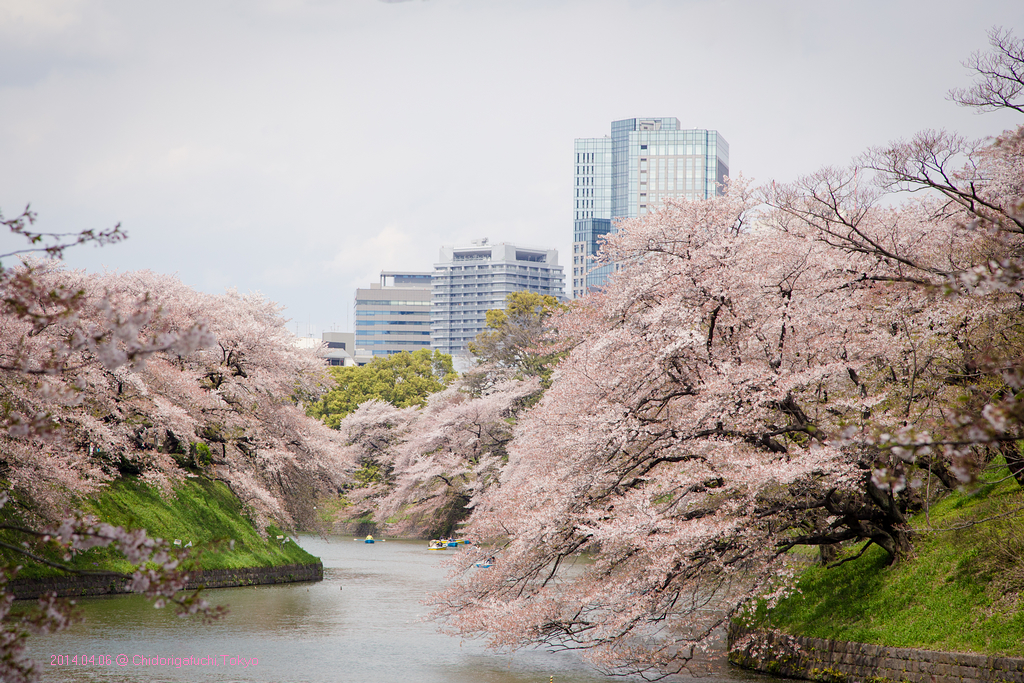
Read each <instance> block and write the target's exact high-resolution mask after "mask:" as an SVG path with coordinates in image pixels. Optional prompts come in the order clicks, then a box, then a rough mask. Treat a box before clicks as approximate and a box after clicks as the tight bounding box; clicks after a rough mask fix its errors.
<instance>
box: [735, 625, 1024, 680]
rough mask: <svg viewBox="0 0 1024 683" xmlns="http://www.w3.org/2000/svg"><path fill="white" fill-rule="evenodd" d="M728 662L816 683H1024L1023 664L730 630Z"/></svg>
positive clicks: (1022, 661) (1015, 660)
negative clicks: (904, 682) (905, 682)
mask: <svg viewBox="0 0 1024 683" xmlns="http://www.w3.org/2000/svg"><path fill="white" fill-rule="evenodd" d="M729 661H730V662H732V663H733V664H736V665H737V666H740V667H743V668H745V669H752V670H754V671H761V672H763V673H767V674H771V675H774V676H784V677H787V678H802V679H804V680H809V681H818V683H895V682H897V681H907V682H908V683H1024V659H1022V658H1014V657H990V656H987V655H978V654H969V653H963V652H936V651H932V650H916V649H912V648H902V647H883V646H881V645H868V644H865V643H854V642H849V641H843V640H824V639H821V638H806V637H803V636H788V635H784V634H779V633H772V632H764V631H750V630H747V629H744V628H741V627H734V628H733V629H732V630H731V631H730V633H729Z"/></svg>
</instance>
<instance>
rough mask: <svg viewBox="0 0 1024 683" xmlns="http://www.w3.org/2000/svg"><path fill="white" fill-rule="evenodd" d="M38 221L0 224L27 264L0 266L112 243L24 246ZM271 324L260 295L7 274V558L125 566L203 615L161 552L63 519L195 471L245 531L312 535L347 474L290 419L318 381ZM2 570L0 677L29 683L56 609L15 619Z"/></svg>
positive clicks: (119, 279) (38, 271) (40, 237)
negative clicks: (278, 529) (115, 485)
mask: <svg viewBox="0 0 1024 683" xmlns="http://www.w3.org/2000/svg"><path fill="white" fill-rule="evenodd" d="M34 218H35V216H34V214H32V213H31V212H30V211H27V210H26V211H25V212H23V213H22V214H21V215H19V216H17V217H15V218H14V219H10V220H6V219H5V220H4V225H5V227H7V228H8V229H9V230H10V232H12V233H13V234H15V235H18V236H21V237H23V238H25V239H26V240H27V241H28V243H29V247H28V250H29V253H25V252H24V250H23V251H21V252H13V253H12V254H6V255H3V256H0V258H3V259H8V257H10V256H12V255H19V256H21V257H22V258H23V259H31V256H32V253H31V252H35V253H37V254H38V253H42V254H43V255H46V256H50V257H57V256H60V255H61V254H62V253H63V250H64V249H66V248H68V247H70V246H74V245H77V244H87V243H98V244H103V243H107V242H111V241H116V240H118V239H120V238H122V237H123V233H121V232H120V231H119V230H118V229H115V230H112V231H107V232H103V233H82V234H78V235H47V234H43V233H36V232H33V231H32V223H33V221H34ZM285 322H286V321H285V320H284V319H283V318H282V316H281V314H280V307H278V306H277V305H276V304H273V303H271V302H268V301H266V300H264V299H263V298H262V297H261V296H259V295H241V294H239V293H237V292H228V293H227V294H225V295H220V296H215V295H207V294H202V293H199V292H196V291H195V290H192V289H190V288H188V287H186V286H184V285H183V284H182V283H181V282H180V281H178V280H177V279H176V278H172V277H167V276H161V275H156V274H153V273H149V272H129V273H105V274H100V275H90V274H86V273H83V272H79V271H73V270H68V269H66V268H64V267H63V266H62V264H61V263H60V262H59V261H56V260H53V259H48V260H23V261H22V263H21V264H20V265H16V266H7V264H5V265H4V267H3V268H2V269H0V405H2V406H3V408H2V413H0V426H2V427H3V431H2V433H0V472H2V477H3V489H4V490H2V491H0V503H7V501H8V500H16V501H18V503H19V508H20V509H21V510H22V511H28V513H29V514H28V516H27V517H26V520H27V521H26V522H25V523H16V522H14V521H10V522H8V523H5V524H4V525H2V526H3V529H4V530H5V532H6V533H7V534H8V535H9V534H14V535H15V536H17V537H20V538H22V539H23V540H24V541H25V542H26V544H27V545H22V544H21V543H8V542H6V541H5V542H4V544H3V545H4V547H5V548H6V549H7V550H8V551H10V552H14V553H18V554H21V555H23V556H26V557H28V558H30V559H32V560H33V561H36V562H40V563H42V564H47V565H50V566H54V567H55V568H59V569H62V570H65V571H75V572H78V573H83V572H82V571H81V570H78V569H75V568H72V567H70V566H69V565H67V564H66V562H65V561H60V560H59V559H58V560H54V559H53V557H55V556H56V557H58V558H59V557H61V556H62V555H63V556H64V557H69V556H70V554H72V553H75V552H78V551H81V550H86V549H88V548H91V547H96V546H114V547H116V548H118V549H119V550H120V551H121V552H122V553H123V554H124V556H125V557H126V558H127V559H128V560H129V561H130V562H132V563H133V564H135V565H136V566H137V569H136V571H135V572H134V574H133V575H132V576H131V577H129V578H130V587H131V588H132V589H133V590H137V591H140V592H145V593H146V594H148V595H150V596H151V597H153V598H154V599H155V600H156V601H157V604H158V605H159V604H162V603H176V604H177V605H178V607H179V608H180V609H181V610H183V611H184V612H196V611H199V612H203V613H205V614H207V615H208V616H215V615H216V611H215V610H211V609H210V608H209V606H208V605H207V604H206V603H205V601H203V600H202V599H201V598H200V597H198V596H197V595H196V594H193V595H191V596H187V595H184V594H182V593H181V592H180V591H181V589H182V588H183V586H184V585H185V580H186V578H187V577H186V575H185V574H183V573H182V572H181V571H180V569H179V562H180V558H179V556H178V555H177V554H176V553H172V552H171V551H170V550H169V549H168V547H167V544H166V543H165V542H164V541H161V540H159V539H152V538H149V537H148V536H147V534H146V533H145V532H144V531H140V530H137V531H127V530H124V529H120V528H117V527H113V526H111V525H109V524H103V523H101V522H100V521H98V520H95V519H89V518H81V517H79V516H76V515H74V514H71V515H70V516H69V514H68V513H67V512H66V511H67V509H68V508H69V507H73V505H74V502H75V497H77V496H82V495H88V494H89V493H91V492H95V491H96V490H98V488H99V487H100V486H102V485H103V484H104V483H105V482H107V481H110V480H111V479H113V478H116V477H120V476H126V475H132V476H138V477H139V478H141V479H142V480H143V481H146V482H148V483H150V484H153V485H155V486H158V487H160V488H162V489H163V490H165V491H168V492H169V491H170V490H171V489H172V488H173V486H174V484H175V483H176V482H178V481H181V480H182V479H183V478H184V477H185V476H186V475H187V474H188V473H189V472H190V471H191V472H196V471H202V472H203V473H204V474H205V475H206V476H209V477H212V478H216V479H220V480H222V481H224V482H226V483H227V484H228V486H230V487H231V489H232V490H233V491H234V492H235V493H236V494H237V495H238V496H239V498H240V499H241V500H242V501H243V503H245V504H246V506H247V509H248V511H249V512H250V514H251V515H252V517H253V518H254V520H255V521H256V522H257V524H260V525H263V524H266V523H267V522H268V521H270V520H273V521H275V522H276V523H278V524H279V525H282V526H284V527H295V526H296V525H298V524H302V525H305V526H306V527H307V528H309V527H312V526H313V525H314V522H315V520H316V515H315V512H314V510H315V503H316V501H317V499H318V498H320V497H322V496H326V495H332V494H336V492H337V491H338V490H340V489H341V487H342V486H343V485H344V484H345V483H346V482H347V474H346V473H347V472H348V471H350V470H351V469H352V467H351V463H349V462H348V461H347V460H345V459H344V458H345V455H346V453H347V452H346V451H345V450H344V449H343V448H342V443H341V440H340V437H339V435H338V434H337V433H336V432H334V431H332V430H330V429H328V428H327V427H325V426H323V425H322V424H320V423H319V422H317V421H315V420H313V419H310V418H308V417H306V415H305V413H304V404H305V403H306V402H309V401H313V400H316V399H317V398H319V396H320V395H321V394H322V393H323V391H324V390H326V388H327V387H328V386H329V380H328V378H327V376H326V374H325V368H324V367H323V364H322V361H320V360H318V359H317V358H316V356H315V353H314V352H311V351H304V350H301V349H298V348H296V347H295V346H294V345H293V343H292V342H293V338H292V335H291V334H290V333H288V331H287V327H286V325H285ZM0 507H2V505H0ZM5 512H6V511H5ZM21 516H22V517H25V515H21ZM5 519H8V520H13V519H14V517H10V516H9V515H5ZM36 546H39V548H38V549H36ZM154 567H155V568H154ZM15 572H16V568H15V567H13V566H11V567H6V568H5V578H4V580H3V583H4V591H3V596H2V597H0V619H2V623H0V678H3V680H11V681H22V680H32V678H33V677H34V675H35V673H34V670H33V668H32V664H31V662H29V661H27V660H25V659H24V657H23V646H24V641H25V638H26V636H27V634H28V633H30V632H33V631H46V630H56V629H60V628H63V627H65V626H66V625H67V624H68V623H69V618H70V617H69V611H68V604H67V603H66V602H61V601H59V600H57V599H56V598H54V597H53V596H52V595H51V596H47V597H45V598H44V599H43V600H41V601H40V604H39V605H38V607H37V609H36V610H35V611H31V612H29V613H28V614H25V615H21V616H13V615H12V613H11V612H10V605H11V601H12V600H13V595H12V594H11V592H10V590H8V589H7V585H8V584H7V581H8V580H9V579H10V578H12V577H13V575H14V573H15ZM85 573H88V572H85Z"/></svg>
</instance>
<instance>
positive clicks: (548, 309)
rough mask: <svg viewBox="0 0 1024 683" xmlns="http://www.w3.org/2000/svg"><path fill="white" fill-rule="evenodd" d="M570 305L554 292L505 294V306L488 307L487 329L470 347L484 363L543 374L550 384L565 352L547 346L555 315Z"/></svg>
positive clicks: (532, 373) (545, 381)
mask: <svg viewBox="0 0 1024 683" xmlns="http://www.w3.org/2000/svg"><path fill="white" fill-rule="evenodd" d="M566 308H567V307H566V306H565V305H564V304H561V303H559V302H558V299H556V298H555V297H553V296H549V295H542V294H537V293H535V292H528V291H525V290H524V291H521V292H513V293H512V294H509V295H508V296H507V297H505V310H503V311H502V310H491V311H487V329H486V330H484V331H483V332H481V333H480V334H478V335H477V337H476V340H475V341H473V342H470V344H469V350H470V352H472V353H473V355H475V356H476V357H477V361H478V362H479V363H481V364H491V365H495V366H498V367H502V368H510V369H513V370H516V371H518V372H521V373H523V374H525V375H529V376H535V377H540V378H541V380H542V381H543V382H544V383H545V384H546V383H547V380H548V378H549V376H550V374H551V366H552V365H554V363H555V362H556V361H557V360H558V358H559V357H560V356H561V354H559V353H557V352H555V351H553V350H552V349H548V348H546V346H547V342H546V337H547V334H548V332H550V331H551V317H552V315H553V314H555V313H557V312H558V311H562V310H565V309H566Z"/></svg>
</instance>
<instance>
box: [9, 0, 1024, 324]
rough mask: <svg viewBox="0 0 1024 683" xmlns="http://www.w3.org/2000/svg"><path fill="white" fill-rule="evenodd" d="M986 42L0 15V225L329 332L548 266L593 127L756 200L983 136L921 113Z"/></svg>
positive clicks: (814, 32) (568, 2)
mask: <svg viewBox="0 0 1024 683" xmlns="http://www.w3.org/2000/svg"><path fill="white" fill-rule="evenodd" d="M994 25H1000V26H1004V27H1007V28H1014V29H1015V30H1016V32H1017V34H1018V35H1020V34H1021V33H1022V32H1024V2H1021V1H1020V0H1005V1H991V2H986V1H985V0H975V1H974V2H972V3H965V2H963V1H962V0H957V1H955V2H950V1H946V0H927V1H924V2H896V1H895V0H888V1H886V2H873V1H865V0H857V1H856V2H853V1H851V2H833V1H827V0H809V1H806V2H805V1H785V2H782V1H780V2H773V1H767V0H758V1H756V2H755V1H754V0H750V1H749V2H739V1H736V2H731V1H711V0H707V1H685V0H675V1H668V0H666V1H658V0H633V1H630V0H607V1H605V0H564V1H562V0H425V1H424V0H409V1H407V2H381V1H379V0H202V1H199V2H193V1H190V0H177V1H176V2H161V3H158V2H145V1H140V0H82V1H73V0H59V1H51V0H0V210H2V211H3V213H4V215H5V216H7V217H11V216H13V215H15V214H17V213H18V212H19V211H20V210H21V209H22V208H24V205H25V204H27V203H30V202H31V204H32V208H33V209H34V210H35V211H37V212H38V214H39V223H38V224H37V228H39V229H41V230H47V231H72V230H74V231H77V230H81V229H85V228H105V227H110V226H112V225H114V224H115V223H118V222H120V223H121V224H122V226H123V227H124V228H125V229H126V230H127V231H128V233H129V235H130V239H129V240H128V241H127V242H124V243H122V244H119V245H115V246H108V247H104V248H102V249H94V248H92V247H88V248H79V249H78V250H77V251H75V252H72V253H69V255H68V261H69V263H70V264H71V265H73V266H76V267H84V268H88V269H90V270H98V269H101V268H103V267H107V268H111V269H118V270H132V269H142V268H148V269H151V270H155V271H160V272H166V273H176V274H177V275H178V276H179V277H180V278H181V279H182V280H184V281H185V282H186V283H188V284H190V285H192V286H194V287H197V288H199V289H202V290H205V291H210V292H221V291H223V290H224V289H225V288H229V287H237V288H238V289H239V290H242V291H251V290H256V291H259V292H261V293H263V294H264V295H265V296H266V297H268V298H270V299H272V300H274V301H277V302H279V303H281V304H282V305H284V306H285V307H286V315H287V316H288V317H289V318H291V319H292V320H293V321H294V322H293V323H292V328H293V329H294V330H296V331H297V332H298V333H299V334H302V335H305V334H308V333H313V334H316V335H319V333H320V332H321V331H323V330H338V331H349V330H351V329H352V303H353V295H354V290H355V288H356V287H358V286H364V287H365V286H367V285H368V284H369V283H370V282H375V281H377V280H378V278H379V273H380V271H381V270H385V269H388V270H391V269H410V270H424V271H429V270H431V268H432V265H433V263H434V262H435V261H436V260H437V258H438V249H439V247H440V246H441V245H443V244H448V245H453V244H466V243H468V242H469V240H472V239H475V238H478V237H488V238H490V239H491V241H492V242H500V241H506V242H516V243H519V244H524V245H529V246H542V247H548V248H550V247H554V248H556V249H558V252H559V259H560V263H561V264H562V265H563V266H566V265H569V264H570V259H571V242H572V215H573V191H572V182H573V168H574V165H573V139H574V138H577V137H598V136H602V135H606V134H608V133H609V132H610V122H611V121H612V120H614V119H621V118H631V117H637V116H675V117H677V118H678V119H679V120H680V122H681V124H682V126H683V127H684V128H711V129H715V130H718V131H719V133H720V134H721V135H722V136H723V137H725V139H726V140H728V142H729V145H730V163H731V171H732V174H733V175H735V174H737V173H739V172H742V173H743V174H744V175H746V176H748V177H753V178H754V179H755V180H757V181H766V180H770V179H776V180H790V179H792V178H794V177H796V176H798V175H800V174H802V173H808V172H811V171H814V170H816V169H817V168H819V167H821V166H823V165H834V164H844V163H847V162H848V161H849V159H850V158H851V157H852V156H854V155H855V154H857V153H858V152H860V151H862V150H863V149H864V148H866V147H868V146H870V145H875V144H882V143H884V142H886V141H888V140H892V139H896V138H900V137H908V136H910V135H912V134H913V133H914V132H916V131H918V130H920V129H923V128H946V129H951V130H958V131H961V132H963V133H965V134H968V135H970V136H979V137H980V136H985V135H990V134H993V133H997V132H999V131H1000V130H1002V129H1004V128H1007V127H1009V126H1010V125H1012V124H1014V123H1015V121H1014V119H1012V118H1011V117H1010V116H1008V115H1005V114H1000V115H993V114H988V115H979V114H975V113H973V112H972V111H970V110H965V109H962V108H960V107H957V106H956V105H954V104H952V103H950V102H948V101H947V100H946V92H947V90H948V89H949V88H951V87H955V86H963V85H966V84H968V82H969V76H968V74H967V72H966V71H965V69H964V68H963V67H962V66H961V62H962V61H963V60H964V59H965V58H966V57H967V56H968V55H970V53H971V52H972V51H975V50H983V49H985V48H986V46H987V44H986V35H985V34H986V30H987V29H989V28H990V27H992V26H994ZM11 246H12V245H11V240H10V238H9V237H0V253H3V252H5V251H8V250H9V249H10V247H11ZM567 270H568V268H567Z"/></svg>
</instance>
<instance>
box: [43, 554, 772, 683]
mask: <svg viewBox="0 0 1024 683" xmlns="http://www.w3.org/2000/svg"><path fill="white" fill-rule="evenodd" d="M300 541H301V544H302V546H303V547H304V548H305V549H306V550H308V551H309V552H311V553H313V554H314V555H316V556H318V557H320V558H321V559H322V560H323V563H324V580H323V581H322V582H319V583H301V584H285V585H277V586H253V587H246V588H226V589H219V590H211V591H209V592H208V593H207V598H208V599H209V600H211V602H214V603H215V604H226V605H228V606H229V609H230V613H229V614H228V615H227V616H226V617H224V618H223V619H221V620H219V621H216V622H214V623H212V624H203V623H202V621H201V620H199V619H195V618H179V617H177V616H175V615H174V613H173V612H172V611H171V610H166V609H159V610H158V609H154V608H153V606H152V604H151V603H149V602H147V601H146V600H145V599H143V598H141V597H139V596H134V595H122V596H112V597H102V598H87V599H83V600H81V601H80V607H81V612H82V614H83V616H84V618H85V621H84V622H82V623H80V624H77V625H75V626H74V627H72V628H71V629H70V630H68V631H64V632H62V633H59V634H53V635H47V636H33V637H32V638H31V639H30V643H31V645H30V653H31V655H32V657H33V658H34V659H35V660H36V661H37V662H38V666H39V668H40V670H41V671H42V674H43V677H44V680H45V681H75V682H78V681H132V682H135V681H145V682H149V681H153V682H158V681H159V682H164V681H197V682H206V681H209V682H211V683H212V682H229V681H230V682H231V683H234V682H236V681H237V682H249V681H253V682H260V683H335V682H344V683H349V682H351V683H548V681H550V680H552V679H553V680H554V681H555V682H556V683H609V682H610V681H623V680H624V679H622V678H621V677H609V676H603V675H601V674H599V673H597V672H595V671H594V670H593V669H591V668H590V667H589V666H588V665H587V664H586V663H585V662H584V661H583V660H582V659H581V658H580V657H579V655H578V654H576V653H571V652H560V653H552V652H548V651H545V650H528V651H519V652H516V653H514V654H501V653H495V652H493V651H491V650H488V649H486V648H485V647H484V646H483V644H482V643H480V642H477V641H468V640H462V639H458V638H453V637H451V636H447V635H444V634H441V633H438V632H437V631H436V629H435V627H434V625H433V624H431V623H429V622H425V621H423V619H422V617H423V615H424V614H425V613H426V612H427V608H426V607H425V606H424V605H423V604H421V602H420V601H421V599H422V598H423V597H424V596H426V595H428V594H430V593H432V592H434V591H436V590H438V589H439V588H441V587H442V586H443V585H444V582H445V576H446V574H447V569H446V568H445V567H443V566H442V565H441V562H442V560H443V558H444V556H445V555H446V554H447V552H448V551H441V552H437V551H429V550H427V544H426V542H424V541H395V540H391V541H386V542H379V543H374V544H366V543H362V542H356V541H354V540H353V539H352V537H350V536H348V537H331V538H329V539H326V540H325V539H321V538H316V537H303V538H302V539H300ZM481 571H486V570H481ZM76 657H77V660H76V659H75V658H76ZM108 661H109V663H107V662H108ZM712 668H713V669H714V673H712V674H711V675H710V676H709V677H706V678H702V679H700V680H703V681H709V683H710V682H713V681H726V680H728V681H737V680H748V681H749V680H751V679H752V678H755V677H754V676H753V675H751V674H747V673H745V672H742V671H737V670H735V669H731V668H729V667H728V665H726V664H725V663H724V662H718V663H716V664H714V665H713V667H712ZM627 680H628V679H627ZM758 680H759V681H767V680H770V679H766V678H764V677H758Z"/></svg>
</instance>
